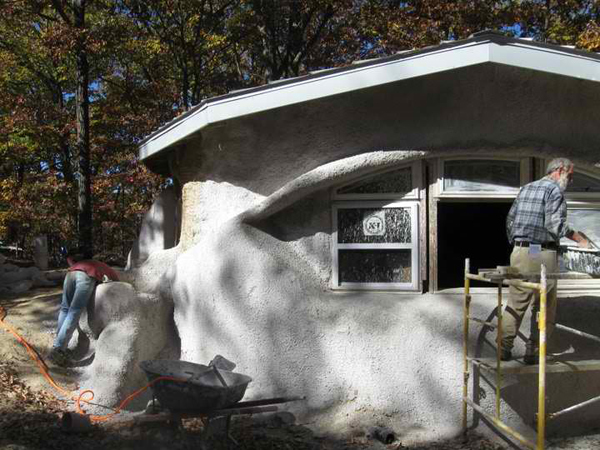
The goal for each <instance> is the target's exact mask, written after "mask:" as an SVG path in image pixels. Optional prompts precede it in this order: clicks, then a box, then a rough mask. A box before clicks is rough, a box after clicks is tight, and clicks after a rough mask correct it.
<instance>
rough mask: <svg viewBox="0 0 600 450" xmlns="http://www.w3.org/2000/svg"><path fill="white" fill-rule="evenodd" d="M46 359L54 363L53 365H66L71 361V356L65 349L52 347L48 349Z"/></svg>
mask: <svg viewBox="0 0 600 450" xmlns="http://www.w3.org/2000/svg"><path fill="white" fill-rule="evenodd" d="M46 360H47V361H48V362H49V363H51V364H54V365H55V366H59V367H67V366H69V364H70V363H71V358H70V356H69V354H68V353H67V352H66V351H65V350H60V349H55V348H53V349H52V350H51V351H50V353H49V354H48V356H47V357H46Z"/></svg>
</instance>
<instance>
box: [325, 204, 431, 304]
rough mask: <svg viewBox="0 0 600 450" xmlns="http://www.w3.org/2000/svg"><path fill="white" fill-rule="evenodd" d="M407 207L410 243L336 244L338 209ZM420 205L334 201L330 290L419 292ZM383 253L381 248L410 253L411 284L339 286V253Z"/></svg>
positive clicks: (343, 284)
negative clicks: (341, 251) (350, 251)
mask: <svg viewBox="0 0 600 450" xmlns="http://www.w3.org/2000/svg"><path fill="white" fill-rule="evenodd" d="M407 207H408V208H410V210H411V212H410V214H411V241H412V242H410V243H385V244H370V243H366V244H340V243H338V222H337V216H338V214H337V213H338V210H340V209H356V208H365V209H370V208H407ZM419 222H420V220H419V202H416V201H394V202H389V201H387V202H386V201H375V200H370V201H369V200H362V201H348V202H336V203H334V204H333V205H332V224H333V232H332V245H331V251H332V255H331V261H332V277H331V289H333V290H336V291H337V290H373V291H377V290H386V291H412V292H414V291H418V290H419V280H420V275H421V268H420V265H419V262H420V256H419V253H420V252H419V247H420V246H419V243H420V239H419ZM349 249H350V250H358V249H361V250H384V249H409V250H411V282H410V283H340V282H339V259H338V251H339V250H349Z"/></svg>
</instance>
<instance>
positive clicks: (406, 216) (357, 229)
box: [337, 208, 412, 244]
mask: <svg viewBox="0 0 600 450" xmlns="http://www.w3.org/2000/svg"><path fill="white" fill-rule="evenodd" d="M337 214H338V217H337V219H338V243H340V244H384V243H406V244H407V243H410V242H412V241H411V220H410V210H409V208H379V209H373V208H340V209H338V213H337Z"/></svg>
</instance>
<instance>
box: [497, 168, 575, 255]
mask: <svg viewBox="0 0 600 450" xmlns="http://www.w3.org/2000/svg"><path fill="white" fill-rule="evenodd" d="M572 233H573V230H572V229H571V228H569V225H568V224H567V202H566V201H565V197H564V195H563V193H562V191H561V190H560V187H559V186H558V183H557V182H556V181H554V180H552V179H551V178H548V177H544V178H542V179H540V180H537V181H534V182H533V183H529V184H527V185H525V186H523V188H522V189H521V191H520V192H519V195H517V198H516V199H515V201H514V203H513V205H512V207H511V208H510V211H509V213H508V216H507V218H506V234H507V236H508V241H509V242H510V243H511V244H512V243H514V241H515V239H516V240H523V241H529V242H533V243H536V244H545V243H549V242H551V243H556V244H558V242H559V241H560V238H562V237H564V236H567V237H568V236H570V235H571V234H572Z"/></svg>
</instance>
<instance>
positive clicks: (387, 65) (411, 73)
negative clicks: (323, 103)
mask: <svg viewBox="0 0 600 450" xmlns="http://www.w3.org/2000/svg"><path fill="white" fill-rule="evenodd" d="M483 63H496V64H504V65H508V66H513V67H518V68H523V69H530V70H536V71H542V72H547V73H552V74H557V75H563V76H566V77H573V78H577V79H582V80H589V81H600V55H599V54H596V53H592V52H587V51H583V50H576V49H575V48H574V47H572V46H558V45H552V44H546V43H541V42H534V41H532V40H531V39H521V38H512V37H507V36H504V35H502V34H500V33H498V32H493V31H486V32H480V33H475V34H474V35H472V36H471V37H469V38H468V39H464V40H459V41H444V42H442V43H441V44H440V45H437V46H432V47H427V48H423V49H419V50H410V51H404V52H399V53H397V54H396V55H393V56H389V57H384V58H378V59H372V60H366V61H356V62H354V63H353V64H352V65H350V66H347V67H342V68H335V69H326V70H320V71H316V72H312V73H309V74H307V75H304V76H300V77H296V78H289V79H284V80H278V81H275V82H271V83H269V84H266V85H263V86H259V87H255V88H249V89H243V90H240V91H232V92H229V93H228V94H225V95H221V96H218V97H213V98H209V99H207V100H204V101H202V102H201V103H199V104H198V105H196V106H194V107H193V108H192V109H190V110H189V111H187V112H185V113H184V114H181V115H180V116H178V117H176V118H175V119H173V120H172V121H171V122H168V123H166V124H165V125H163V126H162V127H160V128H159V129H158V130H156V131H155V132H154V133H152V134H150V135H149V136H148V137H146V138H145V139H144V140H143V141H142V142H141V143H140V145H139V157H140V159H141V160H142V161H144V160H147V159H149V158H153V157H156V156H157V155H158V154H159V153H163V152H165V151H168V150H169V149H170V148H172V147H173V146H175V145H177V144H178V143H180V142H181V141H182V140H184V139H186V138H189V137H190V136H192V135H193V134H195V133H197V132H199V131H201V130H202V129H205V128H206V127H208V126H209V125H212V124H216V123H219V122H223V121H227V120H231V119H235V118H239V117H243V116H247V115H250V114H256V113H260V112H263V111H267V110H270V109H274V108H281V107H285V106H289V105H293V104H297V103H302V102H307V101H310V100H316V99H319V98H324V97H328V96H332V95H338V94H343V93H347V92H351V91H356V90H359V89H365V88H371V87H376V86H380V85H384V84H388V83H393V82H396V81H401V80H405V79H410V78H415V77H420V76H425V75H430V74H434V73H438V72H443V71H448V70H454V69H458V68H462V67H468V66H473V65H477V64H483Z"/></svg>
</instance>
